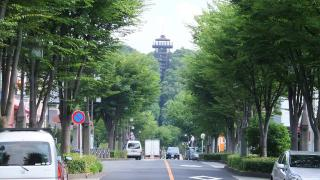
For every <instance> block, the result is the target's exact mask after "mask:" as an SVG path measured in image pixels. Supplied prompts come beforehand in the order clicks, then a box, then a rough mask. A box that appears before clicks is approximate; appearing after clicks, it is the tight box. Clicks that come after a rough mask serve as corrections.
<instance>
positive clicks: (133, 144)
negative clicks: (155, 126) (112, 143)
mask: <svg viewBox="0 0 320 180" xmlns="http://www.w3.org/2000/svg"><path fill="white" fill-rule="evenodd" d="M126 151H127V158H135V159H136V160H141V158H142V147H141V143H140V141H128V142H127V145H126Z"/></svg>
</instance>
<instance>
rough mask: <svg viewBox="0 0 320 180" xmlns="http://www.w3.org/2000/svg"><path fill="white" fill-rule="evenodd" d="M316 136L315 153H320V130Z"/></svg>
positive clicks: (315, 133)
mask: <svg viewBox="0 0 320 180" xmlns="http://www.w3.org/2000/svg"><path fill="white" fill-rule="evenodd" d="M313 134H314V140H313V141H314V152H319V151H320V142H319V140H320V139H319V135H320V133H319V130H317V131H316V132H313Z"/></svg>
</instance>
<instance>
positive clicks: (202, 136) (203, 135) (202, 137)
mask: <svg viewBox="0 0 320 180" xmlns="http://www.w3.org/2000/svg"><path fill="white" fill-rule="evenodd" d="M200 137H201V144H202V153H203V140H204V138H205V137H206V135H205V134H204V133H201V135H200Z"/></svg>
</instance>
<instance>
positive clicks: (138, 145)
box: [128, 143, 140, 149]
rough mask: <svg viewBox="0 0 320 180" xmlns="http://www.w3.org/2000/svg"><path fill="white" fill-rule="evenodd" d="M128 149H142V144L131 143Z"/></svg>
mask: <svg viewBox="0 0 320 180" xmlns="http://www.w3.org/2000/svg"><path fill="white" fill-rule="evenodd" d="M128 149H140V144H139V143H129V144H128Z"/></svg>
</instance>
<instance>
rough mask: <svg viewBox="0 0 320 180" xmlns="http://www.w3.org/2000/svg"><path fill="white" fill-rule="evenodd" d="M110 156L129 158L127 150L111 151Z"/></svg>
mask: <svg viewBox="0 0 320 180" xmlns="http://www.w3.org/2000/svg"><path fill="white" fill-rule="evenodd" d="M110 158H116V159H119V158H127V152H126V151H111V152H110Z"/></svg>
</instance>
